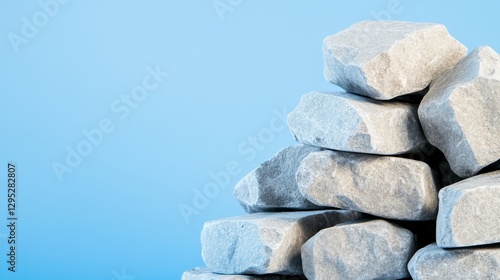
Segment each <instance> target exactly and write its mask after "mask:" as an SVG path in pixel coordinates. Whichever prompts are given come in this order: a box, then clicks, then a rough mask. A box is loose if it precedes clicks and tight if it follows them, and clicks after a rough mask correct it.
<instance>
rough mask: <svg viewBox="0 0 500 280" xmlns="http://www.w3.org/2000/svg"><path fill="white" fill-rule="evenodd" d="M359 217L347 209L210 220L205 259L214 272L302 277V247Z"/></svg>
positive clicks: (205, 231) (206, 228)
mask: <svg viewBox="0 0 500 280" xmlns="http://www.w3.org/2000/svg"><path fill="white" fill-rule="evenodd" d="M359 217H361V214H360V213H357V212H353V211H348V210H317V211H296V212H270V213H254V214H249V215H246V216H239V217H232V218H225V219H220V220H215V221H210V222H207V223H205V225H204V226H203V230H202V233H201V244H202V257H203V260H204V261H205V264H206V265H207V267H208V268H209V269H210V270H211V271H213V272H215V273H221V274H257V275H261V274H283V275H302V262H301V258H300V247H301V246H302V244H304V242H306V241H307V240H308V239H309V238H311V237H312V236H313V235H315V234H316V233H317V232H318V231H320V230H322V229H324V228H327V227H331V226H334V225H336V224H338V223H342V222H346V221H350V220H353V219H357V218H359Z"/></svg>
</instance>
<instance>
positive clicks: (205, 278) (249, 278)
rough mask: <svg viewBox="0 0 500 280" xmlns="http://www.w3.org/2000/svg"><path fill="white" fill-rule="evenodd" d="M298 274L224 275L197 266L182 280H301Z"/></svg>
mask: <svg viewBox="0 0 500 280" xmlns="http://www.w3.org/2000/svg"><path fill="white" fill-rule="evenodd" d="M301 279H305V278H304V277H300V276H285V275H225V274H217V273H213V272H212V271H210V269H208V268H202V267H197V268H195V269H192V270H188V271H186V272H184V273H183V274H182V280H301Z"/></svg>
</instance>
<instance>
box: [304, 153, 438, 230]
mask: <svg viewBox="0 0 500 280" xmlns="http://www.w3.org/2000/svg"><path fill="white" fill-rule="evenodd" d="M296 177H297V184H298V186H299V189H300V191H301V193H302V194H303V195H304V197H306V198H307V199H309V200H310V201H311V202H313V203H314V204H317V205H322V206H330V207H337V208H342V209H349V210H354V211H359V212H363V213H368V214H372V215H375V216H379V217H384V218H390V219H397V220H414V221H417V220H420V221H423V220H433V219H435V218H436V214H437V205H438V198H437V186H436V184H437V183H436V182H437V180H436V179H435V176H434V174H433V171H432V170H431V168H430V167H429V166H428V165H427V164H426V163H424V162H421V161H416V160H411V159H405V158H399V157H389V156H374V155H365V154H356V153H346V152H338V151H321V152H314V153H311V154H309V155H308V156H307V157H306V158H305V159H304V160H303V161H302V163H301V164H300V167H299V169H298V171H297V176H296Z"/></svg>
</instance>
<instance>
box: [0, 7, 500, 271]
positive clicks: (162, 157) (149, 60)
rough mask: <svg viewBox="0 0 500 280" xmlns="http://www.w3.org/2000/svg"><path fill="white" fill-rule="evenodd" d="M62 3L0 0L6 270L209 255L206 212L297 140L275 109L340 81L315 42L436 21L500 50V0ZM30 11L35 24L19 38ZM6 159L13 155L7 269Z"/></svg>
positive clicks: (155, 264)
mask: <svg viewBox="0 0 500 280" xmlns="http://www.w3.org/2000/svg"><path fill="white" fill-rule="evenodd" d="M48 1H49V0H42V1H41V2H42V3H45V2H48ZM65 2H68V3H65V4H60V5H59V10H57V9H56V10H54V9H55V8H54V7H52V12H53V13H52V16H50V17H48V18H47V22H43V20H44V18H43V14H40V11H43V7H42V6H41V4H39V2H38V1H1V2H0V23H1V24H0V34H1V35H2V36H3V37H2V38H3V39H2V40H0V63H1V64H0V65H1V66H0V71H1V75H0V92H1V96H2V101H1V102H0V123H1V133H2V134H1V138H0V144H1V145H0V149H1V150H0V151H1V154H0V159H1V161H0V183H1V186H2V187H1V188H0V190H1V191H0V198H1V199H0V279H73V280H77V279H106V280H109V279H116V280H120V279H131V278H128V276H133V277H135V278H134V279H137V280H139V279H179V278H180V276H181V274H182V271H184V270H187V269H190V268H192V267H195V266H202V265H203V262H202V259H201V256H200V241H199V234H200V230H201V228H202V225H203V222H204V221H207V220H211V219H216V218H221V217H226V216H234V215H239V214H243V211H242V209H241V208H240V206H239V205H238V204H237V203H236V202H235V201H234V199H233V197H232V188H233V186H234V184H235V183H236V182H237V181H238V180H239V179H240V178H241V177H242V176H244V175H245V174H246V173H247V172H249V171H250V170H252V169H253V168H254V167H256V166H257V165H258V164H259V163H260V162H262V161H264V160H266V159H267V158H269V157H270V156H272V155H273V154H274V153H276V152H277V151H279V150H280V149H281V148H283V147H285V146H287V145H290V144H292V143H293V139H292V137H291V135H290V133H289V132H288V130H287V129H284V128H283V127H282V126H281V125H282V124H281V123H280V122H277V121H276V120H277V119H276V118H277V117H276V115H275V111H276V110H278V111H282V110H288V111H290V110H291V109H292V108H293V107H294V106H295V105H296V104H297V102H298V100H299V98H300V96H301V95H303V94H305V93H307V92H308V91H311V90H335V89H337V88H336V87H334V86H333V85H330V84H328V83H327V82H326V81H325V80H324V78H323V73H322V71H323V64H322V56H321V45H322V40H323V38H324V37H325V36H327V35H329V34H332V33H335V32H338V31H340V30H342V29H344V28H346V27H348V26H349V25H351V24H353V23H354V22H356V21H360V20H363V19H375V18H379V19H388V18H390V19H394V20H409V21H425V22H438V23H443V24H445V25H446V26H447V27H448V29H449V31H450V33H451V34H452V35H453V36H454V37H455V38H457V39H458V40H460V41H461V42H462V43H464V44H465V45H466V46H467V47H468V48H469V50H471V49H472V48H475V47H476V46H479V45H490V46H492V47H493V48H495V49H496V50H497V51H500V37H499V36H498V27H499V26H500V17H499V16H498V11H499V10H500V4H499V2H498V1H493V0H491V1H481V4H477V3H476V2H466V1H442V2H439V3H436V2H437V1H411V0H381V1H349V3H347V2H348V1H342V2H340V1H314V3H312V2H306V1H302V2H300V3H297V2H294V3H291V2H290V1H246V0H220V1H213V0H210V1H193V0H187V1H159V0H158V1H152V0H146V1H132V0H113V1H76V0H72V1H68V0H66V1H65ZM443 2H446V3H443ZM214 4H215V6H214ZM216 6H217V7H218V8H219V13H218V12H217V10H216ZM54 11H55V12H54ZM23 17H26V18H27V19H28V21H31V22H32V21H33V20H38V21H39V22H38V23H39V24H40V25H41V26H42V27H40V28H38V30H37V31H36V32H32V33H31V34H30V33H28V35H30V36H32V38H26V41H23V43H19V41H17V42H18V43H14V44H13V43H12V42H11V40H12V38H13V37H12V36H14V35H12V34H13V33H15V34H17V35H19V36H20V35H22V31H23V26H25V25H26V23H25V21H24V20H23ZM33 17H35V19H33ZM37 17H38V18H37ZM31 31H33V30H31ZM9 34H10V35H9ZM18 44H19V45H18ZM16 48H18V52H16V51H15V49H16ZM157 66H158V67H159V68H160V69H161V71H164V72H168V73H169V76H168V77H167V78H165V79H164V80H163V81H162V82H161V83H160V84H159V85H158V87H156V88H155V89H153V90H151V91H149V92H148V93H147V96H146V97H145V98H144V100H143V101H142V102H140V103H138V104H136V108H135V109H133V110H131V111H130V113H129V114H128V115H127V116H124V114H125V113H124V112H121V113H118V112H116V110H117V108H115V109H112V108H111V107H112V106H113V104H114V103H115V102H118V103H116V104H114V105H115V106H123V103H120V102H121V101H120V98H121V96H122V95H125V96H127V95H130V93H131V91H132V90H133V89H134V87H135V86H138V85H141V83H142V80H143V78H145V77H146V76H147V74H148V70H147V67H152V68H153V69H154V68H155V67H157ZM283 108H285V109H283ZM122 110H124V109H123V108H122ZM273 111H274V112H273ZM120 117H122V118H123V119H121V118H120ZM103 119H108V120H110V121H112V125H113V127H114V130H113V131H112V132H111V133H107V134H105V135H104V137H103V139H102V142H101V143H99V144H98V145H95V146H93V148H92V151H91V152H89V154H88V155H87V156H85V157H83V159H82V161H81V163H80V164H79V165H77V166H76V167H75V168H71V169H72V172H71V173H69V172H68V173H65V174H63V176H62V181H61V180H59V179H58V177H57V175H56V173H55V172H54V170H53V164H54V162H59V163H61V164H65V157H66V156H67V154H68V152H67V150H66V148H67V147H68V146H69V147H70V148H72V149H76V147H77V145H78V144H79V143H80V142H81V141H84V140H85V139H86V138H85V136H84V134H83V132H82V131H83V130H92V129H96V128H98V127H99V122H101V121H102V120H103ZM270 122H274V126H272V125H271V124H270ZM259 136H260V137H261V139H259ZM253 137H256V138H257V141H261V140H263V139H264V140H265V142H266V143H262V141H261V142H258V143H257V144H254V145H256V146H252V144H251V141H252V138H253ZM8 161H12V162H14V163H16V164H17V166H18V174H17V176H18V217H19V221H18V234H17V238H18V251H17V256H18V259H17V267H16V268H17V272H16V273H11V272H8V271H7V263H6V259H7V257H6V254H7V244H6V237H7V235H6V234H7V228H6V226H5V225H6V217H7V210H6V207H7V205H6V194H7V191H6V165H7V162H8ZM227 164H230V165H231V164H232V165H237V166H236V167H235V168H234V166H233V167H232V168H233V169H236V170H234V172H233V174H232V175H231V176H230V178H229V179H230V182H229V183H228V184H227V186H226V187H223V188H220V190H219V191H218V193H217V190H215V189H213V188H212V189H210V190H211V191H212V192H211V193H209V194H210V195H211V196H212V197H210V198H207V200H200V199H199V198H198V199H197V195H196V192H197V190H200V191H203V188H204V187H205V186H206V185H207V184H209V183H211V182H214V179H213V178H212V177H211V175H210V174H211V173H213V172H215V173H220V171H221V170H225V169H226V165H227ZM3 166H5V167H3ZM221 179H224V178H222V177H221ZM223 183H224V182H223ZM219 185H220V186H222V185H223V184H221V183H220V182H219ZM211 186H212V187H213V185H211ZM193 198H195V200H196V201H197V202H198V204H202V205H201V206H200V205H197V206H198V208H199V209H195V208H193V209H192V210H196V211H197V212H196V214H192V215H191V216H189V223H187V222H186V221H185V219H184V218H183V216H182V215H181V212H180V210H179V207H180V206H181V205H185V206H189V207H194V206H196V205H193ZM203 204H205V205H203ZM184 209H187V208H184ZM193 213H195V212H193Z"/></svg>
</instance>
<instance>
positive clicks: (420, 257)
mask: <svg viewBox="0 0 500 280" xmlns="http://www.w3.org/2000/svg"><path fill="white" fill-rule="evenodd" d="M408 270H409V271H410V274H411V277H412V278H413V279H415V280H457V279H491V280H497V279H500V247H499V246H498V245H496V246H491V247H480V248H461V249H442V248H439V247H438V246H437V245H436V244H435V243H433V244H430V245H428V246H426V247H424V248H422V249H420V250H418V251H417V253H416V254H415V255H414V256H413V257H412V258H411V260H410V262H409V263H408Z"/></svg>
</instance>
